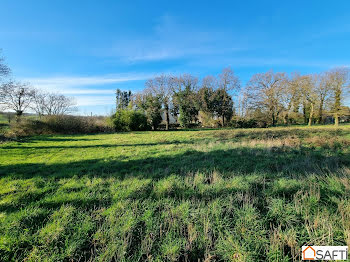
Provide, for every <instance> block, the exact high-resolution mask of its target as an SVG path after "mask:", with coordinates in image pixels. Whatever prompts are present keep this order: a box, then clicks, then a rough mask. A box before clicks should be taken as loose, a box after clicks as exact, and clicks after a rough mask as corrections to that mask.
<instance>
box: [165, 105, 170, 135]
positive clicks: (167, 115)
mask: <svg viewBox="0 0 350 262" xmlns="http://www.w3.org/2000/svg"><path fill="white" fill-rule="evenodd" d="M169 122H170V120H169V106H168V105H165V130H169Z"/></svg>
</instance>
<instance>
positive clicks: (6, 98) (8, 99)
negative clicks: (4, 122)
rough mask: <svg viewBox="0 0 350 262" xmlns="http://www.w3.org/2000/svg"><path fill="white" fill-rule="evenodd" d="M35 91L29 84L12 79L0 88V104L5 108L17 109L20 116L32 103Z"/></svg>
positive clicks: (17, 114)
mask: <svg viewBox="0 0 350 262" xmlns="http://www.w3.org/2000/svg"><path fill="white" fill-rule="evenodd" d="M33 93H34V90H33V88H32V87H31V86H29V85H28V84H25V83H20V82H14V81H10V82H8V83H5V84H3V85H2V86H1V88H0V105H1V107H2V108H3V109H5V110H13V111H15V112H16V116H17V118H19V117H20V116H22V114H23V112H24V111H25V110H26V109H27V108H28V107H29V106H30V104H31V103H32V101H33Z"/></svg>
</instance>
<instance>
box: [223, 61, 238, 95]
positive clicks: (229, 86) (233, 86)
mask: <svg viewBox="0 0 350 262" xmlns="http://www.w3.org/2000/svg"><path fill="white" fill-rule="evenodd" d="M219 88H222V89H224V90H226V91H238V90H239V89H240V81H239V78H238V77H237V76H236V75H235V74H234V72H233V70H232V69H231V68H230V67H226V68H224V69H223V70H222V72H221V74H220V75H219Z"/></svg>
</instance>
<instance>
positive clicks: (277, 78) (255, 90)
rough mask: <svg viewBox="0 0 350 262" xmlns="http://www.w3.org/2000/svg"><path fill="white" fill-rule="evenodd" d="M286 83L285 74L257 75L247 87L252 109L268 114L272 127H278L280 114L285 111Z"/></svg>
mask: <svg viewBox="0 0 350 262" xmlns="http://www.w3.org/2000/svg"><path fill="white" fill-rule="evenodd" d="M285 83H286V75H285V73H274V72H273V71H268V72H266V73H260V74H255V75H253V76H252V78H251V79H250V81H249V82H248V85H247V89H246V90H247V100H248V103H249V107H250V108H251V109H255V110H256V109H259V110H261V111H262V112H266V113H267V114H268V116H269V118H270V120H271V123H272V125H273V126H274V125H276V123H277V119H278V116H279V114H280V113H281V112H282V110H283V103H282V100H281V98H282V95H283V86H284V85H285Z"/></svg>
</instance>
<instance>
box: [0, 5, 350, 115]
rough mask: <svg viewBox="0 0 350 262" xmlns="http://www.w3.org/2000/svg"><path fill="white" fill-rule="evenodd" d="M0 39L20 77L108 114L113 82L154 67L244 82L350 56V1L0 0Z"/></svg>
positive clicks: (125, 83)
mask: <svg viewBox="0 0 350 262" xmlns="http://www.w3.org/2000/svg"><path fill="white" fill-rule="evenodd" d="M0 8H1V16H0V48H2V50H3V55H4V56H5V57H6V61H7V64H8V65H9V66H10V67H11V68H12V71H13V76H14V77H15V78H17V79H21V80H24V81H29V82H31V83H32V84H33V85H34V86H36V87H40V88H43V89H46V90H51V91H54V92H57V91H59V92H61V93H64V94H67V95H69V96H74V97H76V101H77V103H78V107H79V110H80V111H79V113H80V114H90V112H92V113H93V114H108V113H109V112H110V111H111V109H112V108H113V106H114V90H115V89H116V88H121V89H125V90H128V89H131V90H132V91H134V92H136V91H138V90H141V89H142V88H143V87H144V82H145V80H146V79H148V78H150V77H152V76H155V75H157V74H160V73H173V74H181V73H185V72H188V73H192V74H194V75H195V76H198V77H202V76H204V75H207V74H212V75H216V74H218V73H219V72H220V71H221V69H222V68H224V67H227V66H231V67H232V68H233V70H234V71H235V73H236V74H237V75H238V76H239V77H240V79H241V81H242V84H244V83H245V82H246V81H248V80H249V78H250V77H251V76H252V75H253V74H254V73H258V72H264V71H267V70H269V69H273V70H274V71H285V72H294V71H298V72H301V73H314V72H321V71H324V70H327V69H330V68H332V67H334V66H342V65H345V66H347V65H350V52H349V51H350V50H349V47H350V37H349V36H350V19H349V18H350V1H340V0H339V1H320V0H319V1H203V0H202V1H179V0H177V1H150V0H147V1H136V0H133V1H117V0H114V1H88V0H84V1H78V0H75V1H64V0H61V1H52V0H51V1H47V0H45V1H38V0H33V1H25V0H23V1H16V0H2V1H1V3H0Z"/></svg>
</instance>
